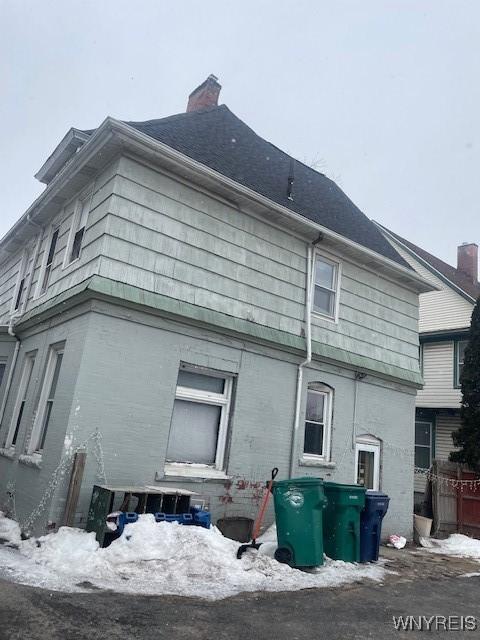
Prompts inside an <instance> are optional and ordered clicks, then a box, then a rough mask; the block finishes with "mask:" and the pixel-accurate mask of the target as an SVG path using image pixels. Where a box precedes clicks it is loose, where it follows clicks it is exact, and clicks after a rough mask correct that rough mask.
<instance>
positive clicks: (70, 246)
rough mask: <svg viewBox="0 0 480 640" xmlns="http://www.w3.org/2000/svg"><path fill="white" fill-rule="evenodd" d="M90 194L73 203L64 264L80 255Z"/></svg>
mask: <svg viewBox="0 0 480 640" xmlns="http://www.w3.org/2000/svg"><path fill="white" fill-rule="evenodd" d="M90 200H91V194H88V195H87V196H84V197H83V198H81V199H78V200H77V202H76V204H75V212H74V214H73V222H72V227H71V229H70V235H69V237H68V243H67V249H66V252H65V264H64V266H67V265H69V264H70V263H71V262H73V261H74V260H77V259H78V258H79V257H80V251H81V249H82V242H83V236H84V235H85V228H86V226H87V219H88V214H89V211H90Z"/></svg>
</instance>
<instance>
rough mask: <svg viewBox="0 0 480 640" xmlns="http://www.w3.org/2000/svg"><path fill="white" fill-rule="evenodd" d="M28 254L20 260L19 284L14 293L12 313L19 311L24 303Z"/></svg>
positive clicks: (25, 253)
mask: <svg viewBox="0 0 480 640" xmlns="http://www.w3.org/2000/svg"><path fill="white" fill-rule="evenodd" d="M27 266H28V253H27V252H26V251H25V252H24V254H23V255H22V259H21V260H20V266H19V269H18V276H17V283H16V285H15V290H14V292H13V300H12V311H18V309H20V308H21V306H22V303H23V294H24V291H25V281H26V279H27Z"/></svg>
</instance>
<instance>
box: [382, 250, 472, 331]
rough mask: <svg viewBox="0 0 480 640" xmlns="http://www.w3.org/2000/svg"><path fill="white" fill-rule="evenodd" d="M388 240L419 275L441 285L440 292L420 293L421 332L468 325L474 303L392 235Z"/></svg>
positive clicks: (436, 284) (438, 285) (437, 285)
mask: <svg viewBox="0 0 480 640" xmlns="http://www.w3.org/2000/svg"><path fill="white" fill-rule="evenodd" d="M389 240H390V242H391V243H392V244H393V245H394V247H395V249H396V250H397V251H398V252H399V254H400V255H401V256H402V257H403V258H404V259H405V260H406V261H407V262H408V263H409V264H410V265H411V266H412V267H413V268H414V269H415V271H416V272H417V273H418V274H419V275H421V276H422V277H424V278H425V280H428V282H431V283H432V284H433V285H435V286H436V287H440V291H429V292H428V293H422V294H420V320H419V331H420V333H424V332H428V331H445V330H449V329H462V328H465V327H469V326H470V320H471V316H472V311H473V302H469V301H468V300H466V299H465V298H464V297H463V296H461V295H460V294H459V293H457V292H456V291H454V290H453V289H452V288H451V287H449V286H448V285H447V284H446V283H445V282H443V280H442V279H441V278H439V277H438V276H436V275H435V274H433V273H432V272H431V271H430V270H429V269H427V268H426V267H425V266H423V264H421V263H420V262H419V261H418V260H416V259H415V258H414V257H412V256H411V255H410V253H409V252H408V251H406V250H405V249H403V248H402V246H401V245H399V244H398V243H397V242H395V241H394V240H392V239H391V238H389Z"/></svg>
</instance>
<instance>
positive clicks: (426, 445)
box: [415, 421, 433, 469]
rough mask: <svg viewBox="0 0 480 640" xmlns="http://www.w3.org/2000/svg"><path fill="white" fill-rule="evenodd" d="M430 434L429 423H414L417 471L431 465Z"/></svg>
mask: <svg viewBox="0 0 480 640" xmlns="http://www.w3.org/2000/svg"><path fill="white" fill-rule="evenodd" d="M432 433H433V427H432V423H431V422H422V421H415V467H418V468H419V469H430V467H431V465H432V444H433V440H432Z"/></svg>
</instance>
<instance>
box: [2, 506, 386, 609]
mask: <svg viewBox="0 0 480 640" xmlns="http://www.w3.org/2000/svg"><path fill="white" fill-rule="evenodd" d="M5 520H6V518H1V517H0V527H2V526H3V527H4V528H5V529H8V528H9V527H10V528H12V529H13V525H11V524H5ZM2 521H3V523H2ZM10 522H11V521H10ZM263 540H264V541H265V543H264V545H262V547H263V548H262V547H260V552H255V551H249V552H247V553H246V554H244V556H243V557H242V559H241V560H237V558H236V552H237V549H238V547H239V543H238V542H235V541H233V540H229V539H228V538H225V537H223V536H222V534H221V533H220V532H219V531H218V530H217V529H216V528H212V529H203V528H201V527H195V526H182V525H179V524H177V523H167V522H160V523H156V522H155V519H154V517H153V515H150V514H146V515H144V516H140V518H139V520H138V522H135V523H132V524H128V525H127V526H126V527H125V530H124V533H123V535H122V536H121V537H120V538H118V539H117V540H115V541H114V542H113V543H112V544H111V545H110V546H109V547H107V548H106V549H100V548H99V546H98V543H97V542H96V540H95V536H94V534H93V533H86V532H85V531H83V530H81V529H73V528H69V527H61V528H60V529H59V531H58V532H57V533H51V534H49V535H46V536H43V537H42V538H39V539H38V540H36V539H30V540H25V541H19V540H18V539H17V545H18V549H14V548H11V547H8V546H1V545H0V567H2V568H1V569H0V575H3V576H4V577H7V578H10V579H13V580H15V581H18V582H21V583H23V584H30V585H35V586H40V587H44V588H46V589H52V590H60V591H84V590H86V589H88V588H89V585H93V586H94V587H98V588H101V589H112V590H114V591H119V592H124V593H141V594H145V595H147V594H148V595H161V594H173V595H182V596H192V597H200V598H206V599H212V600H216V599H221V598H226V597H229V596H233V595H235V594H237V593H242V592H246V591H296V590H299V589H308V588H315V587H317V588H318V587H338V586H341V585H342V584H346V583H351V582H357V581H363V580H365V579H371V580H375V581H382V580H383V578H384V576H385V574H386V573H387V571H386V570H385V569H384V568H383V567H382V566H381V565H379V564H366V565H361V564H349V563H346V562H341V561H338V560H337V561H333V560H327V561H326V563H325V565H324V566H323V567H319V568H317V569H313V570H310V571H308V572H307V571H299V570H297V569H292V568H291V567H289V566H287V565H284V564H280V563H278V562H277V561H276V560H274V559H273V558H272V557H271V555H273V551H274V549H275V542H274V541H275V529H274V528H271V529H270V530H268V531H267V532H266V534H265V535H264V537H263ZM87 585H88V586H87Z"/></svg>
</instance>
